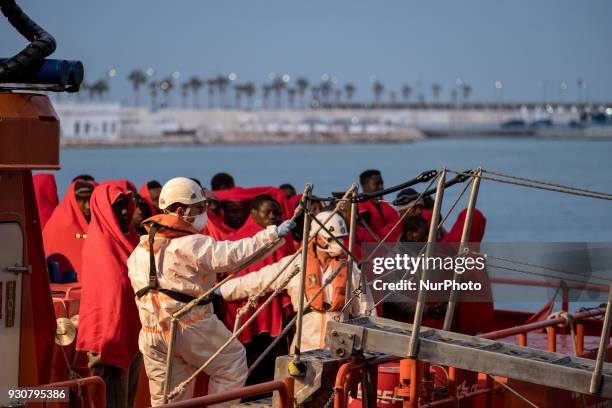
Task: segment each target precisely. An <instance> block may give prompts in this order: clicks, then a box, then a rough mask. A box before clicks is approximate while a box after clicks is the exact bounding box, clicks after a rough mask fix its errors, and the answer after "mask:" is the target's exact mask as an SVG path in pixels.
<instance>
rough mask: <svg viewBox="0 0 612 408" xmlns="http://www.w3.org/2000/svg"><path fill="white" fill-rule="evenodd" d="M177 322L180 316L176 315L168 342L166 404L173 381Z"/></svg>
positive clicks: (171, 324) (171, 321)
mask: <svg viewBox="0 0 612 408" xmlns="http://www.w3.org/2000/svg"><path fill="white" fill-rule="evenodd" d="M177 322H178V318H176V317H172V320H170V341H169V342H168V354H166V380H165V381H164V404H167V403H168V394H169V393H170V382H171V381H172V355H173V354H174V342H175V340H176V327H177V326H178V325H177Z"/></svg>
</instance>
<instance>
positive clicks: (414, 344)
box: [408, 168, 446, 358]
mask: <svg viewBox="0 0 612 408" xmlns="http://www.w3.org/2000/svg"><path fill="white" fill-rule="evenodd" d="M445 179H446V169H445V168H443V169H442V170H441V171H440V173H439V175H438V186H437V188H436V198H435V199H434V208H433V213H432V214H431V226H430V227H429V236H428V238H427V248H426V249H425V259H427V258H429V257H430V256H432V255H433V253H434V251H435V249H436V238H437V235H438V218H440V207H441V206H442V200H443V198H444V182H445ZM425 264H427V262H425ZM421 280H422V281H426V280H427V265H425V267H424V268H423V274H422V275H421ZM426 296H427V293H426V291H424V290H419V296H418V297H417V305H416V310H415V312H414V323H413V324H412V333H411V334H410V342H409V343H408V356H409V357H411V358H415V357H416V354H417V352H418V349H419V334H420V333H419V332H420V331H421V321H422V320H423V311H424V309H425V301H426Z"/></svg>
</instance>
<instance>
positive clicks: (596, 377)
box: [589, 285, 612, 394]
mask: <svg viewBox="0 0 612 408" xmlns="http://www.w3.org/2000/svg"><path fill="white" fill-rule="evenodd" d="M610 323H612V285H610V291H609V292H608V304H607V305H606V315H605V317H604V322H603V326H602V328H601V338H600V339H599V349H598V350H597V361H596V362H595V369H594V370H593V376H592V377H591V386H590V388H589V392H590V393H591V394H598V393H599V389H600V388H601V370H602V369H603V363H604V360H605V358H606V351H607V350H606V349H607V348H608V347H607V346H608V342H609V339H610Z"/></svg>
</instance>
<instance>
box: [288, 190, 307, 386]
mask: <svg viewBox="0 0 612 408" xmlns="http://www.w3.org/2000/svg"><path fill="white" fill-rule="evenodd" d="M311 191H312V185H310V184H308V185H307V186H306V190H305V191H304V197H303V198H302V199H303V200H304V232H303V234H302V265H301V268H302V270H301V271H300V301H299V306H298V316H297V329H296V333H295V353H294V355H293V361H292V364H291V365H290V374H291V375H294V376H303V375H305V374H306V372H305V367H304V364H303V363H302V362H301V360H300V353H301V350H300V349H301V347H302V325H303V320H304V293H305V292H306V268H307V266H308V243H309V238H310V204H311V201H310V193H311Z"/></svg>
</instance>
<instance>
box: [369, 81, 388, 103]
mask: <svg viewBox="0 0 612 408" xmlns="http://www.w3.org/2000/svg"><path fill="white" fill-rule="evenodd" d="M372 90H373V91H374V102H375V104H376V105H379V104H380V97H381V96H382V94H383V92H384V91H385V86H384V85H383V84H382V83H381V82H380V81H375V82H374V85H372Z"/></svg>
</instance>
